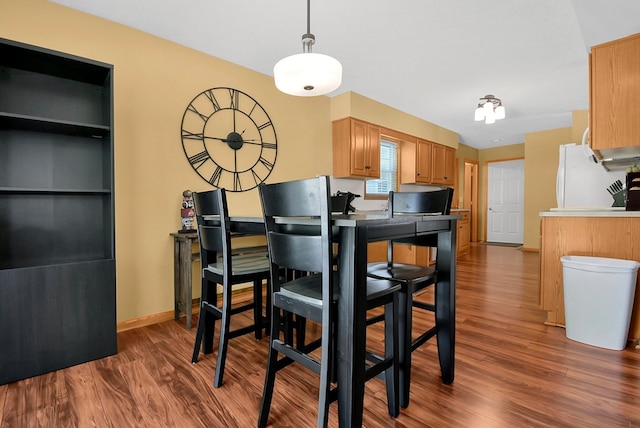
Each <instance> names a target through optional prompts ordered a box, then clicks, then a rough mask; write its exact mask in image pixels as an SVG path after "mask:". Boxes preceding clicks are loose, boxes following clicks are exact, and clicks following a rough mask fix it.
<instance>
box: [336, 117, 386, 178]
mask: <svg viewBox="0 0 640 428" xmlns="http://www.w3.org/2000/svg"><path fill="white" fill-rule="evenodd" d="M334 132H335V127H334ZM334 138H335V135H334ZM348 147H349V153H348V154H347V155H348V157H349V159H350V161H349V174H348V175H349V176H353V177H366V178H380V128H379V127H378V126H375V125H371V124H368V123H366V122H362V121H360V120H355V119H351V132H350V137H349V142H348ZM334 148H335V144H334ZM342 155H344V153H342ZM334 156H341V154H340V153H338V152H334ZM339 163H340V162H335V161H334V165H336V164H339ZM334 169H335V168H334ZM334 173H335V172H334Z"/></svg>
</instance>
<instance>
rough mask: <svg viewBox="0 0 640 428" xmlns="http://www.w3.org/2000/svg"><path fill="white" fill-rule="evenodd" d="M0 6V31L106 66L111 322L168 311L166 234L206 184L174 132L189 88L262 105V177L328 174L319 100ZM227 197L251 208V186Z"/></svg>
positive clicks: (113, 33) (68, 18)
mask: <svg viewBox="0 0 640 428" xmlns="http://www.w3.org/2000/svg"><path fill="white" fill-rule="evenodd" d="M1 9H2V10H1V13H0V37H3V38H7V39H12V40H17V41H20V42H24V43H29V44H33V45H38V46H42V47H45V48H50V49H54V50H59V51H63V52H67V53H71V54H74V55H79V56H82V57H86V58H91V59H94V60H98V61H102V62H106V63H109V64H113V65H114V81H115V85H114V100H115V101H114V115H115V124H114V141H115V207H116V218H115V224H116V275H117V290H116V292H117V308H118V314H117V319H118V321H119V322H122V321H125V320H130V319H133V318H140V317H144V316H147V315H152V314H158V313H163V312H167V311H171V310H172V308H173V244H172V238H171V237H170V236H169V233H170V232H174V231H176V230H178V229H179V227H180V211H179V208H180V203H181V200H182V199H181V198H182V191H183V190H185V189H191V190H196V191H197V190H206V189H210V188H211V186H209V185H208V184H207V183H206V182H204V181H203V180H202V179H201V178H200V177H199V176H198V175H197V174H196V173H195V172H194V171H193V170H192V169H191V167H190V166H189V163H188V162H187V161H186V159H185V155H184V153H183V149H182V144H181V139H180V126H181V120H182V115H183V112H184V110H185V108H186V107H187V105H188V104H189V102H190V101H191V100H192V99H193V98H194V97H195V96H196V95H197V94H198V93H200V92H201V91H203V90H204V89H207V88H211V87H216V86H229V87H234V88H237V89H240V90H242V91H244V92H246V93H247V94H249V95H251V96H253V97H254V98H255V99H256V100H258V102H260V104H261V105H262V106H263V107H264V108H265V109H266V111H267V112H268V114H269V115H270V116H271V119H272V121H273V123H274V125H275V128H276V132H277V136H278V157H277V161H276V165H275V168H274V170H273V172H272V174H271V176H270V177H269V179H268V180H269V181H271V182H275V181H282V180H288V179H294V178H302V177H309V176H314V175H315V174H318V173H322V174H330V173H331V169H332V149H331V121H330V116H329V112H330V99H329V98H327V97H315V98H298V97H292V96H288V95H285V94H283V93H280V92H279V91H277V90H276V88H275V86H274V84H273V79H272V78H271V77H269V76H266V75H262V74H259V73H256V72H253V71H250V70H248V69H245V68H242V67H239V66H237V65H234V64H230V63H228V62H225V61H222V60H220V59H217V58H214V57H211V56H208V55H205V54H202V53H200V52H197V51H195V50H191V49H187V48H184V47H182V46H180V45H177V44H175V43H171V42H167V41H165V40H162V39H159V38H157V37H154V36H151V35H149V34H146V33H143V32H140V31H137V30H133V29H131V28H129V27H126V26H123V25H119V24H115V23H113V22H110V21H106V20H103V19H99V18H95V17H93V16H90V15H87V14H84V13H81V12H77V11H74V10H72V9H69V8H66V7H63V6H60V5H57V4H54V3H50V2H48V1H45V0H3V1H2V7H1ZM229 203H230V206H231V209H232V214H235V215H259V214H260V205H259V200H258V193H257V190H255V189H254V190H252V191H248V192H242V193H230V194H229ZM197 265H198V264H197V263H195V264H194V274H195V275H197V276H196V278H197V277H198V276H199V273H198V271H197ZM194 284H199V282H198V281H196V280H194ZM196 288H199V287H196Z"/></svg>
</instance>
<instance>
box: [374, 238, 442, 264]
mask: <svg viewBox="0 0 640 428" xmlns="http://www.w3.org/2000/svg"><path fill="white" fill-rule="evenodd" d="M430 249H431V247H422V246H419V245H405V244H395V245H394V246H393V259H394V261H396V262H398V263H408V264H413V265H419V266H429V265H430V264H431V254H430ZM386 260H387V241H380V242H373V243H371V244H369V247H368V250H367V261H368V262H369V263H371V262H382V261H386Z"/></svg>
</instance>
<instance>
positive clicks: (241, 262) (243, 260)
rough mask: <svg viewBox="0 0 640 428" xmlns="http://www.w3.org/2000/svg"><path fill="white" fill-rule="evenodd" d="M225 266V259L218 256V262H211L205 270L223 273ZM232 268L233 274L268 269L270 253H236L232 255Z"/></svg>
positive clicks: (246, 273)
mask: <svg viewBox="0 0 640 428" xmlns="http://www.w3.org/2000/svg"><path fill="white" fill-rule="evenodd" d="M223 267H224V264H223V259H222V257H218V260H216V263H211V264H209V265H208V266H207V267H206V268H205V270H208V271H211V272H213V273H215V274H217V275H222V274H223V272H222V269H223ZM232 269H233V270H232V272H231V274H232V275H250V274H253V273H258V272H263V271H265V270H268V269H269V254H268V253H264V252H262V253H249V254H239V255H234V256H232Z"/></svg>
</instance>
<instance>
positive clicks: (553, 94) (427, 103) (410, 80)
mask: <svg viewBox="0 0 640 428" xmlns="http://www.w3.org/2000/svg"><path fill="white" fill-rule="evenodd" d="M52 1H54V2H55V3H59V4H62V5H66V6H69V7H72V8H74V9H78V10H81V11H84V12H87V13H90V14H93V15H97V16H100V17H103V18H106V19H109V20H112V21H115V22H119V23H122V24H125V25H128V26H131V27H134V28H137V29H139V30H142V31H145V32H147V33H151V34H154V35H156V36H159V37H162V38H164V39H168V40H172V41H174V42H177V43H180V44H182V45H185V46H189V47H192V48H194V49H197V50H199V51H202V52H205V53H207V54H210V55H213V56H216V57H218V58H222V59H225V60H228V61H230V62H233V63H236V64H239V65H242V66H244V67H247V68H249V69H252V70H255V71H258V72H261V73H264V74H267V75H273V65H274V64H275V63H276V62H277V61H278V60H280V59H281V58H283V57H285V56H288V55H292V54H295V53H300V52H302V42H301V36H302V34H303V33H305V32H306V1H304V0H93V1H86V0H52ZM311 32H312V33H314V34H315V36H316V44H315V46H314V49H313V51H314V52H317V53H324V54H327V55H331V56H333V57H335V58H337V59H338V60H339V61H340V62H341V63H342V66H343V81H342V86H341V87H340V88H339V89H338V90H336V91H335V92H334V93H332V94H329V96H333V95H337V94H340V93H343V92H346V91H353V92H356V93H358V94H361V95H364V96H366V97H368V98H371V99H374V100H376V101H379V102H381V103H384V104H386V105H389V106H392V107H394V108H396V109H398V110H401V111H403V112H406V113H409V114H412V115H414V116H417V117H419V118H421V119H424V120H427V121H429V122H432V123H436V124H438V125H440V126H443V127H445V128H447V129H450V130H452V131H455V132H457V133H459V134H460V142H461V143H463V144H466V145H469V146H471V147H475V148H478V149H483V148H489V147H496V146H503V145H509V144H517V143H522V142H524V134H525V133H526V132H535V131H541V130H547V129H553V128H560V127H566V126H570V125H571V112H572V111H573V110H580V109H587V108H588V98H589V94H588V75H589V70H588V51H589V48H590V47H591V46H593V45H597V44H600V43H603V42H605V41H609V40H613V39H617V38H620V37H624V36H627V35H630V34H634V33H640V1H639V0H485V1H479V0H396V1H392V0H314V1H312V2H311ZM487 94H493V95H495V96H496V97H498V98H501V99H502V101H503V104H504V105H505V107H506V110H507V117H506V119H504V120H501V121H498V122H496V123H495V124H493V125H485V124H484V123H483V122H474V120H473V113H474V109H475V107H476V106H477V103H478V99H479V98H481V97H483V96H484V95H487Z"/></svg>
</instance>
